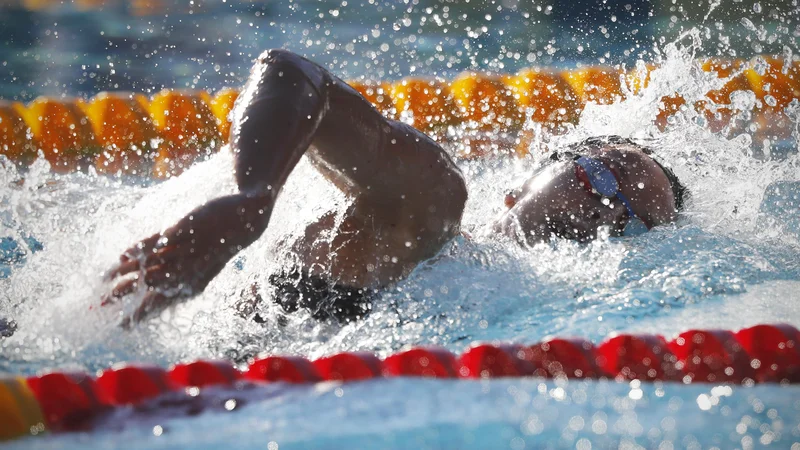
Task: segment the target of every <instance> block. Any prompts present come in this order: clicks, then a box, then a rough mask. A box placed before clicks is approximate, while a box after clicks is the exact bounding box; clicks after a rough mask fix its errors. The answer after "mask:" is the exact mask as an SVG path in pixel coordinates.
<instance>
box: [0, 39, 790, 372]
mask: <svg viewBox="0 0 800 450" xmlns="http://www.w3.org/2000/svg"><path fill="white" fill-rule="evenodd" d="M702 45H703V36H702V33H700V32H699V31H697V30H693V31H690V32H687V33H686V34H684V35H683V36H681V38H680V39H679V40H677V41H676V42H673V43H670V44H667V45H665V46H664V47H663V48H661V49H657V52H656V56H655V58H654V61H651V62H652V63H655V64H656V65H657V68H656V69H655V70H654V71H653V72H652V73H651V74H650V83H649V85H648V86H647V87H646V88H645V89H642V90H641V91H639V92H637V93H634V92H633V90H632V88H630V87H628V89H629V92H627V95H626V96H625V100H621V101H618V102H616V103H614V104H611V105H592V104H590V105H588V106H587V107H586V109H585V110H584V112H583V115H582V117H581V120H580V123H579V124H578V125H577V126H575V127H574V128H573V129H571V130H570V131H569V132H568V133H566V134H564V135H558V136H553V135H549V134H547V133H546V132H545V131H541V132H540V134H538V135H537V136H536V137H535V139H534V142H535V145H534V147H533V148H532V150H533V151H532V153H533V156H531V157H528V158H524V159H514V158H507V157H496V158H487V159H484V160H480V161H461V162H460V163H459V165H460V166H461V168H462V170H463V172H464V174H465V177H466V178H467V181H468V186H469V191H470V195H471V196H470V200H469V202H468V204H467V210H466V212H465V214H464V224H463V228H464V230H465V231H466V232H467V234H469V235H471V236H472V237H471V238H467V237H460V238H457V239H455V240H454V241H453V242H451V243H450V244H449V245H447V246H446V248H445V249H443V251H442V252H441V253H440V255H439V256H437V257H436V258H434V259H433V260H431V261H428V262H426V263H424V264H422V265H420V266H419V267H418V268H417V269H416V270H415V271H414V272H413V273H412V274H411V276H410V277H409V278H408V279H407V280H404V281H403V282H401V283H399V284H398V285H397V286H394V287H393V288H391V289H389V290H388V291H387V292H385V293H384V294H383V295H382V298H381V300H380V302H378V304H376V305H375V309H374V311H373V313H372V314H371V315H370V316H368V317H367V318H366V319H364V320H362V321H359V322H357V323H352V324H349V325H345V326H339V325H333V324H328V323H320V322H317V321H314V320H313V319H311V318H310V317H309V316H308V315H307V314H305V313H302V312H298V313H296V314H291V315H285V314H284V313H283V312H282V311H281V310H280V308H279V307H277V306H276V305H274V304H273V303H272V302H271V301H269V298H270V295H271V290H270V288H269V286H268V283H266V279H267V276H268V275H269V274H270V273H273V272H275V271H276V270H277V269H278V268H279V267H281V265H282V264H284V263H285V262H286V261H287V259H288V258H289V255H288V248H289V247H290V244H291V243H292V241H293V239H294V238H295V237H296V236H297V235H298V234H299V233H300V232H301V230H303V229H304V226H305V225H306V224H308V223H310V222H311V221H313V220H314V219H316V218H318V217H319V216H321V215H322V214H324V213H325V212H326V211H327V210H328V209H329V208H330V206H331V205H334V206H335V207H336V208H337V209H338V210H340V211H341V210H342V209H343V208H344V206H345V205H346V204H347V201H348V200H347V199H346V198H344V197H343V196H342V195H341V194H340V193H339V192H338V191H336V190H335V189H334V188H333V187H332V186H331V185H329V184H328V183H327V182H326V181H325V180H324V179H323V178H322V177H321V176H319V175H318V174H317V173H316V172H315V171H314V169H313V168H311V166H310V165H308V164H307V163H306V162H305V161H303V162H301V163H300V165H299V166H298V167H297V169H296V171H295V172H294V173H293V174H292V176H291V177H290V179H289V181H288V183H287V185H286V186H285V188H284V191H283V193H282V195H281V196H280V198H279V201H278V204H277V205H276V208H275V210H274V213H273V216H272V217H273V218H272V222H271V224H270V226H269V229H268V231H267V232H266V233H265V235H264V236H263V237H262V239H260V240H259V241H258V242H256V243H255V244H254V245H252V246H251V247H250V248H248V249H246V250H244V251H243V252H242V253H241V254H240V255H239V256H237V258H235V259H234V260H233V261H232V262H231V263H230V264H228V266H227V267H226V268H225V269H224V270H223V271H222V273H220V275H219V276H218V277H217V278H216V279H215V280H214V281H212V282H211V284H210V285H209V286H208V287H207V289H206V291H205V292H204V293H202V294H201V295H199V296H197V297H196V298H194V299H192V300H190V301H187V302H185V303H183V304H180V305H178V306H176V307H175V308H172V309H169V310H167V311H166V312H164V313H163V314H162V315H161V316H160V317H157V318H154V319H153V320H150V321H148V322H145V323H143V324H141V325H140V326H139V327H137V328H136V329H134V330H132V331H123V330H121V329H120V328H119V327H118V326H117V322H118V318H119V314H120V313H121V312H122V311H124V310H125V309H126V308H127V309H130V308H131V307H133V305H134V304H135V303H136V301H137V300H138V299H140V298H141V297H140V296H141V293H140V294H139V296H138V297H137V295H132V296H131V298H129V299H127V302H126V304H123V305H121V306H119V307H113V308H97V305H98V304H99V299H100V296H101V295H102V293H103V292H105V291H106V290H107V289H109V286H108V285H106V284H104V283H103V281H102V274H103V272H104V271H105V270H106V269H107V268H108V267H109V266H110V265H111V264H112V263H113V262H114V261H115V260H116V258H117V257H118V255H119V254H120V252H122V251H123V250H125V249H126V248H127V247H128V246H129V245H131V244H132V243H134V242H135V241H136V240H138V239H140V238H142V237H145V236H148V235H150V234H152V233H154V232H156V231H158V230H160V229H163V228H165V227H167V226H169V225H170V224H172V223H173V222H174V221H175V220H177V219H178V218H180V217H181V216H183V215H184V214H185V213H186V212H188V211H189V210H191V209H192V208H194V207H195V206H196V205H198V204H200V203H202V202H204V201H206V200H208V199H210V198H213V197H215V196H218V195H221V194H224V193H229V192H233V191H234V190H235V184H234V182H233V179H232V175H231V168H232V157H231V155H230V153H229V152H228V151H226V150H223V151H221V152H220V153H218V154H216V155H214V156H212V157H211V158H210V159H208V160H207V161H205V162H202V163H199V164H197V165H195V166H194V167H192V168H191V169H190V170H188V171H187V172H186V173H184V174H183V175H181V176H180V177H177V178H174V179H171V180H168V181H166V182H164V183H160V184H149V185H144V186H142V185H138V184H136V183H131V182H130V181H125V180H113V179H109V178H105V177H100V176H95V175H92V174H70V175H65V176H59V175H53V174H52V173H50V172H49V170H48V169H49V168H48V167H47V165H46V163H44V162H41V161H40V162H37V163H36V165H34V166H33V167H32V168H31V169H30V170H29V171H28V172H26V173H24V174H22V173H19V172H18V171H17V170H16V169H15V168H14V167H12V166H9V165H6V166H3V167H0V182H2V185H3V186H6V187H7V189H4V190H3V191H2V194H0V195H2V198H1V199H0V202H1V203H0V204H2V205H3V208H2V209H3V215H2V222H3V227H4V229H3V232H4V234H5V235H9V236H11V237H13V238H14V239H15V240H17V241H19V242H25V241H24V237H25V236H28V235H30V236H34V237H35V238H36V239H38V240H39V241H40V242H42V243H43V245H44V249H43V250H41V251H38V252H35V253H31V250H32V249H30V248H26V251H27V253H29V254H28V255H27V260H26V262H25V264H24V265H20V266H18V267H15V268H14V269H13V271H12V274H11V276H10V277H8V278H6V279H2V280H0V285H2V289H1V290H2V292H3V296H2V297H0V317H2V316H4V317H11V318H13V319H14V320H16V321H17V323H18V331H17V332H16V334H15V335H14V336H13V337H10V338H5V339H3V340H2V341H0V354H2V355H3V356H4V358H0V359H3V360H5V361H7V362H6V363H0V368H3V366H2V365H3V364H5V365H7V366H8V367H6V369H8V370H11V371H14V372H19V371H25V370H35V369H37V368H40V367H42V366H49V367H53V366H65V365H69V364H80V365H82V366H85V367H88V368H98V367H103V366H106V365H108V364H110V363H112V362H115V361H119V360H131V359H133V360H137V359H138V360H148V361H157V362H162V363H166V362H173V361H176V360H179V359H183V358H189V357H220V356H225V357H231V358H234V359H244V358H246V357H247V356H249V355H252V354H255V353H258V352H260V351H267V352H274V353H299V354H305V355H309V356H311V357H315V356H319V355H322V354H326V353H331V352H334V351H340V350H354V349H359V350H372V351H377V352H379V353H387V352H390V351H393V350H396V349H398V348H400V347H402V346H404V345H407V344H419V343H424V344H439V345H444V346H449V347H451V348H453V349H460V348H462V347H463V345H464V344H465V343H466V342H468V341H472V340H479V339H504V340H508V339H521V340H525V341H532V340H535V339H538V338H541V337H542V336H544V335H547V334H551V333H561V334H564V333H569V334H577V335H583V336H588V337H590V338H598V337H600V336H603V335H605V334H606V333H608V332H609V331H613V330H620V329H624V328H625V327H626V326H627V325H628V324H630V323H631V322H632V321H635V320H637V319H638V318H641V317H645V316H655V317H659V316H660V315H669V312H670V310H672V309H674V308H680V307H683V306H685V305H687V304H696V303H702V302H709V304H712V305H713V302H714V301H716V300H715V299H717V300H718V299H719V298H725V297H726V296H731V295H737V294H739V293H742V292H745V291H747V289H748V286H749V285H755V284H761V283H767V282H769V281H770V280H775V279H796V278H797V277H798V275H800V266H799V265H798V263H797V262H796V261H798V260H800V258H798V256H799V255H800V243H799V242H798V238H800V232H798V226H797V221H796V220H794V219H791V218H790V216H793V215H794V214H795V213H796V212H797V208H798V202H797V195H798V193H800V188H798V185H797V184H796V183H797V182H798V181H800V180H798V179H797V177H798V173H800V172H798V170H797V169H798V160H797V151H796V149H797V139H798V136H799V135H800V133H798V131H797V130H798V128H797V127H798V125H797V124H798V106H797V104H793V105H792V106H790V108H789V109H787V111H786V112H785V114H786V117H788V118H789V119H790V120H791V121H792V124H793V125H792V126H793V127H794V133H793V135H792V136H793V139H794V141H793V142H792V143H790V144H789V145H788V146H789V148H790V149H791V150H792V151H790V152H789V153H788V154H787V155H782V156H781V157H774V155H771V154H770V153H769V152H764V151H761V152H758V153H757V154H756V153H754V152H753V150H752V149H753V142H752V139H751V137H750V136H751V135H750V134H748V133H747V132H746V131H747V130H746V129H745V132H737V131H736V130H734V129H729V130H726V132H723V133H712V132H711V131H709V130H708V127H707V124H705V123H704V121H703V118H702V116H701V115H699V114H698V113H696V112H695V111H694V110H693V109H692V108H686V109H684V110H681V111H680V112H679V113H678V114H677V115H676V116H675V117H674V118H673V119H671V121H670V124H669V126H668V127H667V130H666V131H660V130H659V129H657V128H656V127H655V126H654V125H652V123H653V119H654V117H655V116H656V115H657V114H658V107H659V101H660V99H661V98H662V97H664V96H667V95H672V94H674V93H676V92H677V93H679V94H680V95H681V96H683V97H684V98H685V99H686V101H687V104H693V103H694V102H695V101H698V100H706V101H708V99H707V98H705V95H706V93H707V92H708V91H710V90H712V89H717V88H719V87H721V86H722V85H724V83H725V81H726V80H725V79H720V78H719V77H717V75H716V74H715V73H707V72H703V71H702V70H701V67H700V65H699V63H698V62H697V61H696V59H695V57H694V56H695V54H696V52H697V51H698V50H699V49H700V48H701V47H702ZM756 64H758V62H756ZM637 68H638V69H639V70H645V65H644V63H643V62H642V63H641V64H640V65H639V66H637ZM731 97H732V99H733V100H734V103H735V108H736V109H737V110H738V111H739V112H738V114H739V115H740V116H741V117H739V120H740V121H743V122H745V123H746V122H747V121H748V118H749V117H750V116H749V114H750V113H751V111H752V110H753V108H755V107H756V101H755V97H754V96H753V94H752V93H749V92H736V93H734V94H733V95H732V96H731ZM712 106H713V105H712ZM605 134H619V135H622V136H625V137H631V138H634V139H637V140H640V141H642V142H643V143H645V144H647V145H649V146H650V147H652V148H653V149H655V151H656V155H657V157H658V158H659V159H660V160H662V161H663V162H664V163H665V164H666V165H667V166H669V167H672V168H673V169H674V171H675V172H676V173H677V175H678V177H679V178H680V179H681V180H682V181H683V183H684V184H686V185H687V186H688V187H689V189H690V191H691V200H690V201H689V203H688V207H687V210H686V211H685V213H684V214H683V215H682V216H681V218H680V220H679V222H678V223H677V224H675V225H672V226H665V227H661V228H660V229H659V230H657V231H655V232H652V233H648V234H647V235H645V236H641V237H637V238H635V239H600V240H598V241H596V242H593V243H590V244H577V243H574V242H567V241H559V242H555V243H549V244H541V245H537V246H535V247H533V248H520V247H518V246H516V245H514V244H511V243H507V242H504V241H502V240H498V239H497V238H496V237H494V236H492V235H491V234H490V233H488V232H486V224H487V223H489V222H490V221H491V220H492V219H493V218H494V217H495V216H496V215H497V214H498V212H500V210H501V208H503V202H502V199H503V194H504V193H505V192H506V191H507V190H508V189H511V188H514V187H516V186H517V185H519V184H520V183H521V182H522V181H524V180H525V178H526V176H528V175H529V174H530V173H531V171H532V170H533V169H535V168H536V167H538V166H539V165H541V164H542V159H543V158H541V156H542V154H543V152H544V151H547V150H553V149H555V148H557V147H559V146H562V145H565V144H567V143H570V142H575V141H578V140H581V139H584V138H585V137H588V136H594V135H605ZM23 178H24V181H23V182H20V181H19V180H22V179H23ZM787 195H788V196H789V197H786V196H787ZM792 196H794V197H792ZM792 198H793V199H794V203H792V202H791V201H789V200H791V199H792ZM787 199H789V200H787ZM23 245H25V244H23ZM253 292H255V293H257V294H259V295H260V296H261V297H262V298H263V299H264V301H262V302H261V303H260V304H258V305H256V306H255V308H256V310H257V311H258V312H259V315H260V317H262V318H263V319H264V320H265V323H256V322H255V321H253V320H251V319H250V318H249V317H242V316H243V315H242V314H240V311H241V310H242V308H243V306H242V304H243V301H245V302H246V301H247V300H248V299H252V298H253ZM710 308H713V306H710ZM655 331H658V330H655ZM75 361H79V362H78V363H75Z"/></svg>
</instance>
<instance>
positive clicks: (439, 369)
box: [383, 348, 458, 378]
mask: <svg viewBox="0 0 800 450" xmlns="http://www.w3.org/2000/svg"><path fill="white" fill-rule="evenodd" d="M383 366H384V373H385V374H387V375H391V376H406V377H409V376H410V377H434V378H455V377H456V376H457V375H458V363H457V362H456V357H455V356H453V354H452V353H450V352H449V351H447V350H445V349H443V348H412V349H411V350H406V351H404V352H400V353H396V354H394V355H392V356H390V357H388V358H386V359H385V360H384V361H383Z"/></svg>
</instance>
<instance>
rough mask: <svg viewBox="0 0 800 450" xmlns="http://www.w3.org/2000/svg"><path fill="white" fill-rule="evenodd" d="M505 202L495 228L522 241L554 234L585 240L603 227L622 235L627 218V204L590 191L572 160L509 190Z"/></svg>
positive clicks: (547, 169)
mask: <svg viewBox="0 0 800 450" xmlns="http://www.w3.org/2000/svg"><path fill="white" fill-rule="evenodd" d="M504 203H505V206H506V209H505V210H504V211H503V213H502V214H501V215H500V217H499V218H498V219H497V221H496V222H495V223H494V226H493V229H494V231H495V232H498V233H501V234H505V235H507V236H509V237H512V238H514V239H515V240H517V241H519V242H520V243H527V244H533V243H535V242H541V241H547V240H550V239H552V238H554V237H558V238H565V239H572V240H577V241H581V242H585V241H589V240H592V239H595V238H596V237H597V234H598V230H599V229H601V228H606V229H608V230H609V233H610V234H611V235H619V234H620V233H621V228H622V226H624V223H625V222H626V211H625V208H624V207H622V206H621V205H619V204H618V202H617V201H615V200H612V199H604V198H601V197H599V196H593V195H589V194H588V193H587V191H586V189H585V188H584V187H583V186H582V185H581V184H580V182H579V181H578V180H577V179H576V178H575V175H574V169H573V165H572V163H571V162H569V163H564V164H554V165H552V166H550V167H548V168H546V169H545V170H542V171H541V172H539V173H537V174H536V175H534V176H533V177H532V178H531V179H529V180H528V181H526V182H525V184H523V185H522V186H521V187H520V188H518V189H515V190H512V191H509V192H508V193H507V194H506V196H505V198H504Z"/></svg>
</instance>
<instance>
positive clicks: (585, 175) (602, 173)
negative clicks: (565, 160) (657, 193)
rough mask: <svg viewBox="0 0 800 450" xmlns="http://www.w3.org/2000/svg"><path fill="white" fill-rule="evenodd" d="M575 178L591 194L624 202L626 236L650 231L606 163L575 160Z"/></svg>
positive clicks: (592, 159)
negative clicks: (634, 210) (626, 216)
mask: <svg viewBox="0 0 800 450" xmlns="http://www.w3.org/2000/svg"><path fill="white" fill-rule="evenodd" d="M575 176H576V177H577V178H578V181H580V182H581V184H582V185H583V187H584V188H585V189H586V190H587V192H589V193H590V194H592V195H598V194H599V195H601V196H603V197H606V198H617V199H619V201H621V202H622V204H623V205H624V206H625V209H626V210H627V212H628V223H626V224H625V229H624V230H623V231H622V234H623V235H624V236H635V235H637V234H642V233H646V232H647V230H649V229H650V227H649V226H648V225H647V224H646V223H645V222H644V220H642V219H641V218H640V217H639V216H637V215H636V213H635V212H633V208H632V207H631V202H630V201H628V198H627V197H625V195H623V194H622V192H621V191H620V190H619V179H617V176H616V175H615V174H614V173H613V172H612V171H611V170H610V169H609V168H608V166H606V165H605V163H603V162H602V161H599V160H597V159H594V158H590V157H588V156H581V157H580V158H578V159H576V160H575Z"/></svg>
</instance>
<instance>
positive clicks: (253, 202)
mask: <svg viewBox="0 0 800 450" xmlns="http://www.w3.org/2000/svg"><path fill="white" fill-rule="evenodd" d="M273 203H274V201H273V198H272V197H271V196H248V195H245V194H234V195H229V196H224V197H220V198H216V199H214V200H211V201H209V202H208V203H206V204H205V205H203V206H200V207H198V208H196V209H195V210H193V211H192V212H190V213H189V214H187V215H186V216H185V217H183V218H182V219H181V220H179V221H178V222H177V223H176V224H175V225H173V226H171V227H170V228H168V229H166V230H164V231H163V232H161V233H156V234H154V235H153V236H150V237H149V238H147V239H145V240H143V241H141V242H140V243H138V244H137V245H135V246H133V247H132V248H130V249H128V250H127V251H126V252H125V253H123V255H122V257H121V258H120V263H119V264H118V265H117V266H116V267H115V268H113V269H112V270H111V271H110V272H109V274H108V275H107V276H108V278H115V277H119V279H120V281H118V282H117V285H116V287H115V288H114V290H113V291H112V293H111V294H110V295H109V296H107V297H106V298H105V299H104V302H103V304H107V303H113V302H114V301H115V300H116V299H118V298H120V297H122V296H125V295H128V294H130V293H133V292H134V291H136V290H138V289H139V287H140V286H141V285H140V283H141V282H142V281H143V282H144V285H145V286H146V287H147V288H146V291H144V292H145V293H144V298H143V299H142V302H141V304H140V305H139V306H138V307H137V308H136V310H135V311H134V312H133V313H132V314H131V315H130V316H127V317H124V318H123V320H122V325H123V326H124V327H128V326H130V325H131V324H132V323H135V322H139V321H140V320H142V319H143V318H145V317H147V316H149V315H153V314H157V313H159V312H160V311H162V310H164V309H165V308H167V307H168V306H170V305H172V304H174V303H176V302H177V301H179V300H181V299H185V298H188V297H191V296H192V295H195V294H197V293H199V292H201V291H202V290H203V289H205V287H206V286H207V285H208V283H209V282H210V281H211V280H212V279H213V278H214V276H216V275H217V274H218V273H219V272H220V271H221V270H222V269H223V268H224V267H225V264H226V263H227V262H228V261H229V260H230V259H231V258H232V257H233V256H234V255H236V254H237V253H238V252H239V251H241V250H242V249H244V248H245V247H247V246H249V245H250V244H252V243H253V242H254V241H255V240H256V239H258V237H259V236H261V234H262V233H263V232H264V230H265V229H266V228H267V224H268V223H269V216H270V213H271V212H272V205H273Z"/></svg>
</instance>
